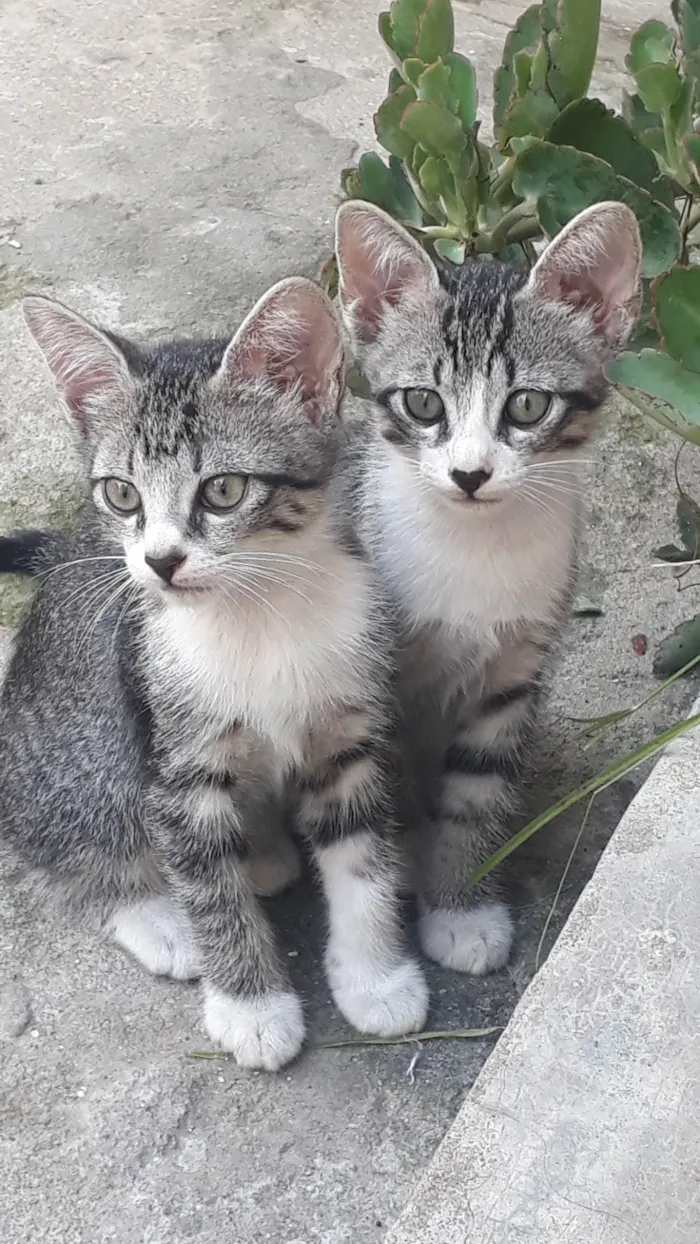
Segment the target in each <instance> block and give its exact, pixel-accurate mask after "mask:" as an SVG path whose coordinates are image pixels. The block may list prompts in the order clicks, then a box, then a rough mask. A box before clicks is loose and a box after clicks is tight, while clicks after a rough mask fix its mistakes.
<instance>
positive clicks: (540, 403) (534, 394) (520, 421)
mask: <svg viewBox="0 0 700 1244" xmlns="http://www.w3.org/2000/svg"><path fill="white" fill-rule="evenodd" d="M551 405H552V398H551V395H550V394H549V393H540V391H539V389H519V390H518V392H517V393H511V395H510V397H509V398H508V401H507V402H506V404H505V415H506V418H507V419H509V420H510V422H511V423H514V424H515V426H516V427H520V428H527V427H530V425H531V424H533V423H539V422H540V419H544V417H545V415H546V414H547V411H548V410H549V408H550V406H551Z"/></svg>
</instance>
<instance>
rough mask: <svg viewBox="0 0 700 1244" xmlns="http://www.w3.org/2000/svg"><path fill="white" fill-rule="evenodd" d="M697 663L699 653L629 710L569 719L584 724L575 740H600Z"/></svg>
mask: <svg viewBox="0 0 700 1244" xmlns="http://www.w3.org/2000/svg"><path fill="white" fill-rule="evenodd" d="M698 662H700V652H699V653H698V654H697V655H696V656H694V657H692V658H691V659H690V661H688V662H686V664H685V665H682V666H681V668H680V669H679V670H676V672H675V674H671V676H670V677H669V678H666V679H664V681H663V682H662V683H659V686H658V687H654V690H653V691H650V692H649V694H648V695H645V696H644V697H643V699H641V700H640V701H639V703H638V704H633V705H632V706H631V707H630V708H620V709H617V711H616V712H613V713H604V714H603V716H602V717H570V718H569V720H570V721H574V722H576V724H577V725H579V724H583V723H586V724H585V728H584V729H583V730H582V731H581V733H580V734H577V735H576V739H577V740H578V739H588V740H589V741H590V742H592V741H593V740H594V739H597V738H600V736H601V734H604V733H605V731H606V730H609V729H610V728H611V727H612V726H616V725H617V724H618V722H620V721H626V719H627V718H628V717H632V716H633V714H634V713H638V712H639V710H640V709H642V708H646V706H647V704H651V701H652V700H655V699H656V697H657V695H661V694H662V693H663V692H664V691H665V690H666V688H667V687H670V686H671V684H672V683H674V682H676V681H677V680H678V679H679V678H682V677H683V675H684V674H688V673H689V672H690V670H692V668H693V666H695V665H697V664H698Z"/></svg>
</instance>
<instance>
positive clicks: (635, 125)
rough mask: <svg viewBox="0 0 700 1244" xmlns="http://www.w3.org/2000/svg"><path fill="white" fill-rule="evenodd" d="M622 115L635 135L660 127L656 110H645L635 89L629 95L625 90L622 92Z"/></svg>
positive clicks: (659, 119) (659, 118)
mask: <svg viewBox="0 0 700 1244" xmlns="http://www.w3.org/2000/svg"><path fill="white" fill-rule="evenodd" d="M622 115H623V117H624V118H625V121H626V122H627V124H628V125H629V127H630V129H631V130H633V131H634V133H635V134H637V135H640V134H643V133H644V131H645V130H654V129H659V128H660V127H661V117H660V116H659V115H658V113H656V112H647V110H646V108H645V107H644V104H643V103H642V101H641V98H640V97H639V95H637V93H636V91H635V92H634V93H633V94H631V95H630V94H629V93H628V92H627V91H623V92H622Z"/></svg>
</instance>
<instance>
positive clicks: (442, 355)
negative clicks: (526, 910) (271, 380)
mask: <svg viewBox="0 0 700 1244" xmlns="http://www.w3.org/2000/svg"><path fill="white" fill-rule="evenodd" d="M337 253H338V260H339V270H340V303H341V308H342V311H343V316H344V320H345V324H346V327H347V330H348V333H349V335H350V339H351V343H352V347H353V350H354V353H355V356H356V358H357V361H358V362H359V365H360V367H361V368H362V371H363V373H364V375H365V376H366V378H367V380H368V382H369V384H370V386H371V389H372V392H373V395H374V407H373V418H372V419H370V421H369V424H368V426H367V427H366V428H365V429H364V434H363V437H360V438H358V446H357V449H356V459H355V462H354V464H353V465H352V467H351V471H350V474H351V477H352V480H353V495H354V496H355V499H356V507H357V524H358V528H359V530H360V531H361V532H362V535H363V539H364V542H365V544H366V546H367V548H368V549H369V550H370V552H371V555H372V558H373V560H374V563H375V565H376V566H377V569H378V571H379V573H380V575H381V577H382V580H383V582H384V585H385V587H386V588H387V589H388V591H389V594H390V596H391V598H392V599H393V601H394V603H395V606H396V608H397V610H398V612H399V615H400V618H401V623H402V641H401V643H400V647H399V661H400V667H401V673H402V679H401V686H402V698H403V703H404V710H405V713H404V715H405V721H406V735H407V748H408V755H409V767H410V769H411V770H412V772H413V773H414V774H417V775H418V781H419V785H420V788H421V789H420V794H421V800H422V807H423V809H424V813H423V817H422V823H421V824H420V825H419V829H418V835H417V852H418V858H419V864H420V867H419V872H418V876H419V879H420V883H419V884H420V892H421V899H422V909H423V914H422V918H421V937H422V943H423V946H424V949H425V950H426V952H427V953H428V954H429V955H431V956H432V957H433V958H436V959H437V960H438V961H439V962H441V963H443V964H444V965H445V966H452V967H456V968H461V969H463V970H467V971H473V972H483V971H487V970H489V969H490V968H493V967H498V966H500V965H501V964H502V963H503V962H504V961H505V959H506V957H507V954H508V950H509V947H510V940H511V928H510V920H509V917H508V914H507V911H506V910H505V908H504V907H503V906H502V905H501V903H500V898H501V882H500V879H499V878H498V876H497V875H496V876H494V875H493V874H491V875H490V876H488V877H487V878H486V880H485V881H483V882H482V884H481V885H480V886H479V887H478V888H477V890H476V891H474V892H472V893H470V894H469V895H465V893H464V884H465V881H466V879H467V877H468V876H469V875H470V874H471V873H472V872H473V871H475V869H476V868H477V867H478V865H479V864H481V863H483V862H484V860H485V859H486V858H487V857H488V856H489V855H490V854H492V852H493V851H494V850H495V849H496V848H497V847H498V846H499V845H500V844H501V843H502V842H503V840H504V838H505V836H506V835H507V827H508V819H509V816H510V813H511V812H512V811H513V810H514V808H516V807H517V805H518V802H519V799H518V797H519V792H520V789H521V786H522V782H523V776H524V773H525V772H526V769H527V762H528V757H529V753H530V751H531V747H532V743H533V739H534V736H535V730H536V711H537V707H538V703H539V701H540V699H541V694H542V690H543V687H544V685H545V683H546V670H547V666H548V663H549V659H550V654H551V652H552V648H553V645H554V644H555V641H556V639H557V636H558V634H559V633H560V630H561V627H562V625H563V623H564V620H565V619H566V617H567V615H568V612H569V607H570V602H571V597H572V592H573V587H574V581H575V574H576V544H577V531H578V526H579V506H578V495H579V491H580V489H581V487H582V475H581V469H582V465H583V459H582V451H583V450H584V449H585V446H586V445H587V443H588V441H589V438H590V436H591V434H592V432H593V429H594V426H595V421H596V415H597V413H598V411H599V409H600V407H601V404H602V402H603V400H604V398H605V393H606V386H605V381H604V377H603V364H604V362H605V361H606V359H607V358H609V357H611V356H612V355H614V354H615V353H616V352H617V351H618V350H620V349H622V348H624V345H625V343H626V340H627V338H628V336H629V333H630V332H631V329H632V327H633V325H634V321H635V317H636V314H637V309H638V304H639V296H640V280H639V269H640V243H639V233H638V229H637V225H636V222H635V220H634V217H633V216H632V213H631V212H630V211H629V209H627V208H625V207H623V206H622V205H619V204H603V205H599V207H597V208H594V209H590V210H589V211H588V212H584V213H582V214H581V216H579V217H578V218H577V220H575V221H573V222H572V223H571V224H570V225H569V226H568V228H567V229H566V230H564V231H563V232H562V234H560V235H559V237H558V238H557V239H556V240H555V241H554V242H553V243H552V244H551V245H550V246H549V247H548V248H547V250H546V252H545V254H544V255H543V256H542V258H541V259H540V260H539V262H538V264H537V266H536V268H535V269H534V270H533V272H532V273H531V275H530V277H529V278H528V276H527V274H526V273H525V272H524V271H521V270H516V269H513V268H509V267H507V266H504V265H502V264H499V263H495V262H493V263H468V264H466V265H464V267H462V268H461V269H451V270H450V271H449V272H448V271H441V272H438V271H437V269H436V268H435V267H434V266H433V264H432V263H431V261H430V259H429V258H428V257H427V255H426V253H425V251H424V250H423V249H422V248H421V247H420V246H419V245H418V244H417V243H416V242H414V241H413V239H412V238H411V237H410V236H409V235H408V234H407V233H406V232H405V231H404V230H403V229H402V228H401V227H400V226H398V225H396V224H395V222H393V221H392V220H391V219H390V218H389V217H387V216H386V215H385V214H384V213H383V212H381V211H380V210H379V209H377V208H374V207H372V206H370V205H369V204H360V203H348V204H345V205H343V207H342V208H341V209H340V212H339V214H338V224H337ZM415 390H429V391H430V402H429V403H428V404H427V405H426V399H425V396H424V395H423V396H422V397H421V396H420V394H419V395H418V396H419V398H420V403H419V408H420V409H421V410H423V411H424V410H428V411H430V410H435V409H437V410H438V411H440V410H441V411H442V413H441V415H440V416H439V417H437V418H436V419H435V421H434V422H432V423H430V424H426V423H424V422H421V421H420V419H419V418H417V417H416V416H415V413H414V412H413V410H412V409H410V408H409V407H410V405H411V406H415V403H416V395H415V393H412V391H415ZM523 391H528V392H530V393H533V392H534V394H535V399H534V400H535V401H540V398H541V395H545V396H544V397H543V398H542V405H543V406H545V405H546V400H547V397H548V398H549V407H548V409H547V410H546V413H545V414H544V417H543V418H542V419H541V421H540V422H537V423H536V424H533V425H529V426H527V427H523V426H515V425H514V424H513V423H512V422H511V421H510V419H509V417H508V415H507V413H506V412H507V410H510V408H511V403H512V402H513V400H514V397H513V395H516V394H518V393H519V392H523ZM435 395H438V397H439V399H441V403H442V405H441V406H440V403H439V402H438V401H437V398H436V396H435ZM527 400H528V403H529V402H531V401H532V400H533V399H532V398H528V399H527ZM419 819H420V818H419Z"/></svg>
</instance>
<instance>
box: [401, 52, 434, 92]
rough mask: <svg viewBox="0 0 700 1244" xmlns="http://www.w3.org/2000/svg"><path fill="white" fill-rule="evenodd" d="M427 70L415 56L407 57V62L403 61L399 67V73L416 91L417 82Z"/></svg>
mask: <svg viewBox="0 0 700 1244" xmlns="http://www.w3.org/2000/svg"><path fill="white" fill-rule="evenodd" d="M427 68H428V66H427V65H426V64H425V62H424V61H422V60H419V59H418V57H417V56H409V58H408V60H405V61H404V62H403V64H402V66H401V73H402V75H403V77H404V80H405V81H406V82H407V83H408V85H409V86H413V87H415V88H416V89H418V80H419V78H420V76H421V74H423V73H425V71H426V69H427Z"/></svg>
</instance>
